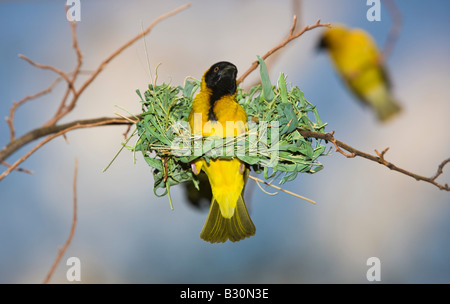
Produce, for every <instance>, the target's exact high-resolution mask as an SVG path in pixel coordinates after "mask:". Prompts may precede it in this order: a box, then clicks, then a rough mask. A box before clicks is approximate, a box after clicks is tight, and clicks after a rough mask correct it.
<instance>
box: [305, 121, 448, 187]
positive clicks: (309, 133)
mask: <svg viewBox="0 0 450 304" xmlns="http://www.w3.org/2000/svg"><path fill="white" fill-rule="evenodd" d="M299 132H300V134H301V135H302V136H303V137H306V138H316V139H323V140H326V141H329V142H331V143H333V144H334V145H335V147H336V151H337V152H339V153H341V154H342V155H344V156H346V157H347V158H353V157H356V156H359V157H362V158H365V159H368V160H371V161H374V162H377V163H379V164H382V165H384V166H386V167H388V168H389V169H391V170H393V171H397V172H400V173H402V174H405V175H408V176H410V177H412V178H414V179H415V180H418V181H424V182H427V183H430V184H433V185H435V186H436V187H438V188H439V189H441V190H445V191H450V187H449V186H448V184H445V185H441V184H439V183H438V182H436V179H437V178H438V177H439V175H441V174H442V172H443V168H444V166H445V165H446V164H447V163H449V162H450V158H448V159H446V160H444V161H443V162H442V163H441V164H440V165H439V167H438V170H437V172H436V174H435V175H433V176H432V177H425V176H421V175H418V174H415V173H412V172H410V171H407V170H405V169H402V168H399V167H397V166H396V165H394V164H393V163H391V162H388V161H386V160H385V158H384V155H385V154H386V152H387V150H388V149H389V148H386V149H385V150H384V151H382V152H381V153H379V152H378V151H377V150H375V153H376V154H377V156H375V155H371V154H368V153H366V152H363V151H360V150H358V149H355V148H353V147H351V146H349V145H347V144H345V143H343V142H341V141H339V140H337V139H336V138H334V136H333V135H334V131H333V132H331V133H325V134H323V133H317V132H312V131H308V130H299ZM341 148H342V149H344V150H345V151H348V152H350V154H349V153H347V152H345V151H342V149H341Z"/></svg>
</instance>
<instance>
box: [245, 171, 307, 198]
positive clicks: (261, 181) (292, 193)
mask: <svg viewBox="0 0 450 304" xmlns="http://www.w3.org/2000/svg"><path fill="white" fill-rule="evenodd" d="M248 177H250V178H251V179H253V180H254V181H256V182H259V183H263V184H264V185H267V186H269V187H272V188H275V189H277V190H280V191H283V192H285V193H287V194H290V195H293V196H295V197H298V198H301V199H303V200H305V201H308V202H310V203H313V204H316V202H315V201H313V200H312V199H309V198H307V197H304V196H301V195H298V194H297V193H294V192H291V191H289V190H285V189H283V188H280V187H278V186H275V185H272V184H270V183H268V182H266V181H263V180H262V179H260V178H257V177H254V176H251V175H249V176H248Z"/></svg>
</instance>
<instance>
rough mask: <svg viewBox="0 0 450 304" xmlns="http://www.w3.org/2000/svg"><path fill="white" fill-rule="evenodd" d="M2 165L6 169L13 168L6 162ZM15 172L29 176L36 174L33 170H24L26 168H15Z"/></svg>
mask: <svg viewBox="0 0 450 304" xmlns="http://www.w3.org/2000/svg"><path fill="white" fill-rule="evenodd" d="M1 164H2V165H3V166H6V167H8V168H9V167H11V164H8V163H7V162H5V161H2V162H1ZM14 170H15V171H19V172H23V173H28V174H33V173H34V172H33V171H32V170H28V169H24V168H17V167H16V168H14Z"/></svg>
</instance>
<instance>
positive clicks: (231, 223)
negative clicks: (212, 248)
mask: <svg viewBox="0 0 450 304" xmlns="http://www.w3.org/2000/svg"><path fill="white" fill-rule="evenodd" d="M255 232H256V228H255V225H254V224H253V222H252V220H251V219H250V216H249V215H248V212H247V208H246V207H245V202H244V199H243V197H242V195H241V196H239V198H238V200H237V203H236V209H235V210H234V214H233V216H232V217H231V218H225V217H223V216H222V213H221V212H220V207H219V204H218V203H217V201H216V199H214V198H213V199H212V202H211V207H210V209H209V214H208V217H207V218H206V223H205V225H204V226H203V229H202V232H201V233H200V237H201V238H202V239H203V240H205V241H207V242H210V243H223V242H225V241H227V240H230V241H231V242H237V241H240V240H242V239H245V238H246V237H250V236H252V235H255Z"/></svg>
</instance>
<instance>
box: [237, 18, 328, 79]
mask: <svg viewBox="0 0 450 304" xmlns="http://www.w3.org/2000/svg"><path fill="white" fill-rule="evenodd" d="M293 19H294V20H293V22H292V26H291V29H290V30H289V36H288V37H287V38H286V39H284V40H283V41H282V42H281V43H280V44H278V45H277V46H275V47H273V48H272V49H270V50H269V51H268V52H267V53H265V54H264V56H262V57H261V58H262V59H264V60H265V59H267V57H269V56H270V55H272V54H273V53H275V52H276V51H278V50H279V49H281V48H282V47H284V46H285V45H286V44H288V43H289V42H291V41H292V40H294V39H295V38H298V37H300V36H301V35H303V34H304V33H305V32H307V31H310V30H312V29H315V28H316V27H328V26H330V24H329V23H324V24H323V23H320V19H318V20H317V22H316V23H315V24H314V25H310V26H305V27H304V28H303V29H301V30H300V31H299V32H297V33H295V34H294V29H295V24H296V22H297V17H296V16H294V18H293ZM258 65H259V62H258V60H255V61H254V62H253V63H252V65H251V66H250V67H249V68H248V70H247V71H245V72H244V74H242V76H241V77H239V79H238V80H237V81H236V82H237V84H238V85H239V84H240V83H241V82H242V81H244V79H245V78H247V76H248V75H249V74H250V73H251V72H253V71H254V70H255V69H256V68H257V67H258Z"/></svg>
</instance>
